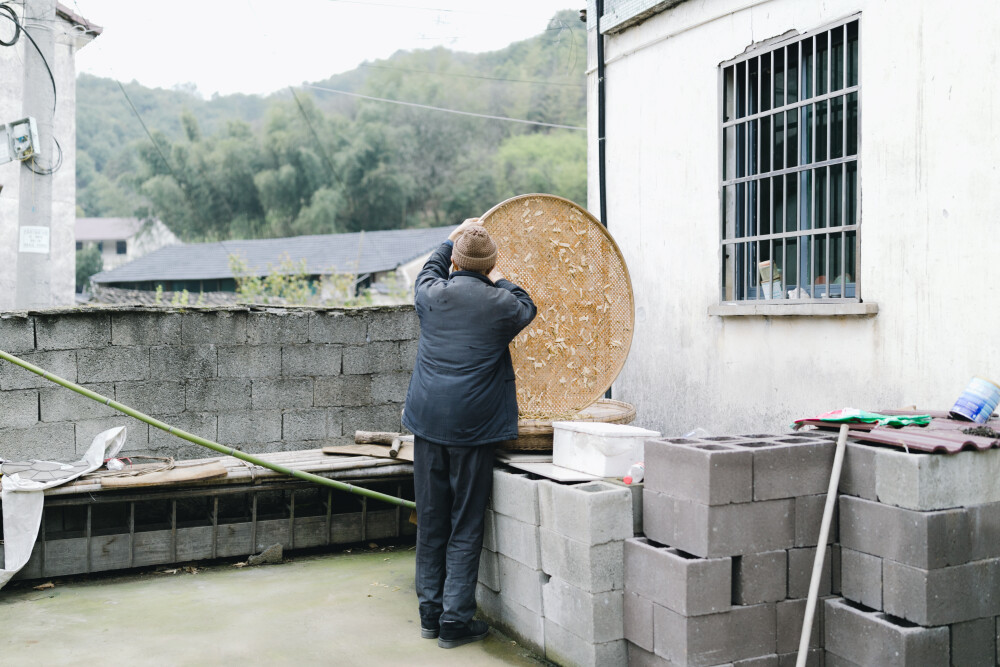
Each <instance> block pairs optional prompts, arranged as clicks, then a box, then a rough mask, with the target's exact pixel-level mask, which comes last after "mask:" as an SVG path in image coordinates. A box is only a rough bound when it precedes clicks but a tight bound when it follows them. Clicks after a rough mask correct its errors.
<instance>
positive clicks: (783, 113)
mask: <svg viewBox="0 0 1000 667" xmlns="http://www.w3.org/2000/svg"><path fill="white" fill-rule="evenodd" d="M859 29H860V22H859V20H858V18H857V17H856V16H855V17H851V18H848V19H845V20H843V21H840V22H838V23H836V24H833V25H830V26H826V27H824V28H821V29H819V30H815V31H812V32H809V33H806V34H803V35H796V36H795V37H793V38H790V39H787V40H783V41H781V42H777V43H775V44H770V45H766V46H764V47H763V48H760V49H755V50H753V51H752V52H749V53H747V54H744V55H742V56H739V57H738V58H735V59H733V60H730V61H729V62H726V63H723V64H722V65H720V66H719V88H720V90H719V93H720V100H721V106H722V114H721V123H720V145H721V160H720V161H721V165H720V168H721V169H720V170H721V187H720V208H721V211H720V218H721V228H722V233H721V238H722V242H721V250H722V276H721V299H722V301H749V300H772V301H773V300H778V299H781V300H784V301H786V302H787V301H788V300H793V301H802V300H808V299H818V298H823V299H825V298H836V299H846V300H850V301H859V300H860V292H859V290H858V283H857V267H858V254H859V253H858V226H859V224H860V205H859V204H860V194H859V192H858V168H859V162H858V144H859V137H860V132H859V129H860V122H861V106H860V102H861V100H860V96H861V88H860V86H859V84H858V68H859V57H860V54H859V39H858V33H859Z"/></svg>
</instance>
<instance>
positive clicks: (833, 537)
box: [795, 493, 840, 547]
mask: <svg viewBox="0 0 1000 667" xmlns="http://www.w3.org/2000/svg"><path fill="white" fill-rule="evenodd" d="M838 504H839V503H838V500H836V499H834V501H833V517H832V518H831V519H830V529H829V532H828V533H827V538H826V542H827V544H833V543H835V542H837V531H838V526H839V524H840V522H839V521H838V520H837V514H838ZM825 511H826V494H825V493H820V494H817V495H813V496H799V497H797V498H796V499H795V546H797V547H814V546H816V544H817V543H818V542H819V529H820V528H821V527H822V525H823V513H824V512H825Z"/></svg>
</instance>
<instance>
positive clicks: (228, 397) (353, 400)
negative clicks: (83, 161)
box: [0, 307, 419, 460]
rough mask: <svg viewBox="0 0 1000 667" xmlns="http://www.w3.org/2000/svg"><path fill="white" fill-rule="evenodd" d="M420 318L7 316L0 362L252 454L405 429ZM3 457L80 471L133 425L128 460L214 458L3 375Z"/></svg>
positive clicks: (63, 394) (183, 313) (144, 311)
mask: <svg viewBox="0 0 1000 667" xmlns="http://www.w3.org/2000/svg"><path fill="white" fill-rule="evenodd" d="M418 336H419V324H418V321H417V317H416V313H415V312H414V310H413V308H411V307H386V308H363V309H297V308H250V307H225V308H186V309H183V310H179V309H170V308H130V309H121V308H101V309H93V308H91V309H73V310H64V311H44V312H37V313H7V314H4V315H3V316H2V317H0V349H3V350H4V351H6V352H9V353H10V354H13V355H15V356H19V357H21V358H22V359H24V360H25V361H28V362H29V363H32V364H34V365H36V366H40V367H42V368H44V369H46V370H48V371H50V372H52V373H53V374H55V375H58V376H60V377H63V378H65V379H67V380H70V381H72V382H75V383H77V384H81V385H83V386H85V387H87V388H89V389H91V390H93V391H95V392H97V393H99V394H101V395H103V396H106V397H108V398H111V399H113V400H116V401H119V402H121V403H123V404H125V405H128V406H129V407H132V408H135V409H136V410H139V411H140V412H144V413H146V414H148V415H150V416H153V417H156V418H157V419H159V420H160V421H163V422H166V423H168V424H170V425H172V426H176V427H178V428H181V429H183V430H186V431H189V432H191V433H194V434H196V435H199V436H202V437H205V438H208V439H210V440H215V441H217V442H220V443H221V444H224V445H229V446H232V447H234V448H236V449H239V450H242V451H246V452H250V453H259V452H269V451H283V450H293V449H312V448H317V447H323V446H327V445H336V444H345V443H348V442H353V433H354V431H355V430H382V431H399V430H400V426H401V425H400V411H401V410H402V405H403V401H404V399H405V396H406V389H407V386H408V383H409V377H410V372H411V371H412V368H413V362H414V359H415V358H416V345H417V338H418ZM0 402H2V404H3V405H4V410H3V411H2V414H0V457H3V458H6V459H9V460H16V459H28V458H49V459H59V460H74V459H76V458H77V457H78V456H79V455H80V454H81V453H82V452H83V451H85V450H86V448H87V447H88V446H89V445H90V442H91V440H92V439H93V437H94V436H95V435H96V434H97V433H99V432H101V431H103V430H105V429H107V428H110V427H112V426H117V425H125V426H126V427H127V428H128V441H127V443H126V446H125V453H132V454H147V455H154V456H174V457H176V458H198V457H204V456H209V455H212V452H211V451H210V450H207V449H204V448H201V447H198V446H197V445H193V444H190V443H188V442H186V441H183V440H180V439H179V438H177V437H175V436H171V435H168V434H167V433H165V432H163V431H160V430H158V429H156V428H153V427H149V426H147V425H146V424H145V423H143V422H141V421H139V420H136V419H133V418H130V417H125V416H124V415H121V414H120V413H118V412H116V411H114V410H112V409H111V408H109V407H106V406H102V405H100V404H99V403H97V402H94V401H92V400H90V399H87V398H85V397H83V396H80V395H78V394H75V393H73V392H71V391H70V390H68V389H65V388H63V387H60V386H58V385H56V384H53V383H51V382H49V381H47V380H45V379H43V378H41V377H39V376H37V375H35V374H33V373H30V372H28V371H26V370H24V369H22V368H20V367H18V366H15V365H13V364H10V363H7V362H0Z"/></svg>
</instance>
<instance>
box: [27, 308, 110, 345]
mask: <svg viewBox="0 0 1000 667" xmlns="http://www.w3.org/2000/svg"><path fill="white" fill-rule="evenodd" d="M110 344H111V316H110V315H108V314H106V313H80V314H79V315H76V314H70V313H64V314H60V315H37V316H36V317H35V349H37V350H39V351H44V350H78V349H82V348H87V347H89V348H103V347H107V346H108V345H110Z"/></svg>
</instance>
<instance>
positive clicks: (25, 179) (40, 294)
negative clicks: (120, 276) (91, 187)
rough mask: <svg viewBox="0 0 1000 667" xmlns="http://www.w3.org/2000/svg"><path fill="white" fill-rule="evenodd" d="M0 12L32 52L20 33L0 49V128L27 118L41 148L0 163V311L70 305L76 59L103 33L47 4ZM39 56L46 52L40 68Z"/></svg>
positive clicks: (6, 34)
mask: <svg viewBox="0 0 1000 667" xmlns="http://www.w3.org/2000/svg"><path fill="white" fill-rule="evenodd" d="M4 7H5V8H8V9H10V10H11V11H13V12H14V13H15V15H16V16H17V17H18V21H19V22H21V23H23V24H25V27H26V30H27V34H30V35H31V37H32V39H34V41H35V43H36V44H37V47H38V49H37V50H36V46H33V45H32V42H31V40H29V39H28V38H27V37H26V36H25V35H26V33H24V32H22V33H21V34H20V35H19V36H18V39H17V41H16V42H15V43H14V44H13V45H12V46H0V123H11V122H13V121H16V120H19V119H22V118H25V117H32V118H34V119H35V121H36V123H37V127H38V133H39V139H40V143H41V145H40V146H39V147H38V155H37V159H34V160H30V159H29V160H27V161H25V162H18V161H16V160H15V161H12V162H7V163H6V164H0V189H2V193H0V311H3V310H14V309H19V310H21V309H32V308H47V307H51V306H63V305H69V304H72V303H73V302H74V292H75V289H74V288H75V280H76V276H75V272H76V271H75V258H76V254H75V253H74V251H73V221H74V219H75V211H76V60H75V59H76V52H77V51H78V50H79V49H81V48H83V47H85V46H86V45H87V44H89V43H90V42H91V41H93V40H94V39H95V38H96V37H97V36H99V35H100V34H101V32H102V28H100V27H99V26H96V25H93V24H92V23H90V22H89V21H87V20H86V19H85V18H83V17H81V16H78V15H77V14H75V13H74V12H73V11H71V10H70V9H69V8H68V7H65V6H63V5H62V4H59V3H56V2H54V1H52V2H50V3H47V2H29V3H21V2H18V3H5V4H4ZM0 34H2V37H0V38H2V39H4V40H5V41H10V40H12V39H13V37H14V34H15V30H14V29H13V25H12V23H11V21H10V20H9V19H7V18H0ZM39 51H41V52H43V53H46V54H48V55H47V56H46V58H45V62H44V63H43V62H42V61H41V59H40V58H39V57H38V52H39ZM46 65H47V67H46ZM50 73H51V79H50V78H49V77H50ZM53 89H54V91H53ZM53 94H55V98H53ZM53 99H55V104H54V106H55V108H54V110H53ZM49 170H52V171H51V173H48V172H49Z"/></svg>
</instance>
